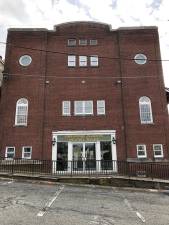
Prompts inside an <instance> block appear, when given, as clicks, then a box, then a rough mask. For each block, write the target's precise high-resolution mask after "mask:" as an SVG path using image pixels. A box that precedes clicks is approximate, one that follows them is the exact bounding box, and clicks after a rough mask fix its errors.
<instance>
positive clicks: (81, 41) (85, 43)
mask: <svg viewBox="0 0 169 225" xmlns="http://www.w3.org/2000/svg"><path fill="white" fill-rule="evenodd" d="M79 45H82V46H86V45H87V39H79Z"/></svg>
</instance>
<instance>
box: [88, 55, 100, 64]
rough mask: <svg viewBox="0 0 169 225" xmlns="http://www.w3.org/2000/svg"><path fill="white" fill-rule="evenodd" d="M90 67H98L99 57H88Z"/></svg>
mask: <svg viewBox="0 0 169 225" xmlns="http://www.w3.org/2000/svg"><path fill="white" fill-rule="evenodd" d="M94 59H95V60H94ZM90 66H91V67H98V66H99V57H98V55H91V56H90Z"/></svg>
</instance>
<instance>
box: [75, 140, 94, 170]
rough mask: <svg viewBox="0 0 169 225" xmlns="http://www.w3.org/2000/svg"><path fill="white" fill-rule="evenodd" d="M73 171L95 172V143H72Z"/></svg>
mask: <svg viewBox="0 0 169 225" xmlns="http://www.w3.org/2000/svg"><path fill="white" fill-rule="evenodd" d="M72 162H73V165H72V166H73V170H77V171H85V170H96V143H95V142H87V143H86V142H77V143H72Z"/></svg>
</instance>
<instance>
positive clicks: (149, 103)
mask: <svg viewBox="0 0 169 225" xmlns="http://www.w3.org/2000/svg"><path fill="white" fill-rule="evenodd" d="M143 98H147V100H148V101H144V102H142V99H143ZM143 105H148V106H149V113H150V120H149V121H144V120H143V113H144V112H142V110H141V107H142V106H143ZM139 112H140V122H141V124H152V123H153V113H152V105H151V99H150V98H149V97H147V96H141V97H140V98H139ZM146 113H147V112H146Z"/></svg>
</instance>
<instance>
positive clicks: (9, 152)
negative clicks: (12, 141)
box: [5, 147, 15, 159]
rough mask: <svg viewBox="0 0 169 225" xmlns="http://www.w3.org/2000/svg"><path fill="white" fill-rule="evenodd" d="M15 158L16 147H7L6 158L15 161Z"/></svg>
mask: <svg viewBox="0 0 169 225" xmlns="http://www.w3.org/2000/svg"><path fill="white" fill-rule="evenodd" d="M14 157H15V147H6V152H5V158H7V159H13V158H14Z"/></svg>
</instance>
